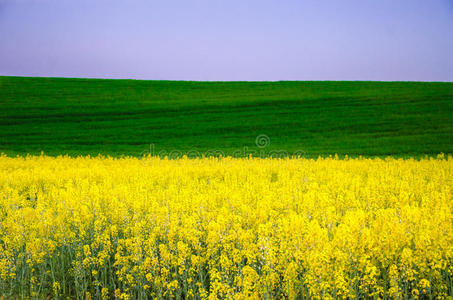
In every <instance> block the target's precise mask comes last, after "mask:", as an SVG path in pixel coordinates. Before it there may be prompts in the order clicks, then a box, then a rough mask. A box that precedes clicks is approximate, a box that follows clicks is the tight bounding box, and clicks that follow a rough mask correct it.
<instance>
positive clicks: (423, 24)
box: [0, 0, 453, 81]
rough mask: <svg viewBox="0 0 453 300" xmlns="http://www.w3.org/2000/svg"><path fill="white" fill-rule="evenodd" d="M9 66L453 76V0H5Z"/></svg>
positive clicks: (108, 71) (308, 76)
mask: <svg viewBox="0 0 453 300" xmlns="http://www.w3.org/2000/svg"><path fill="white" fill-rule="evenodd" d="M0 75H17V76H50V77H90V78H91V77H93V78H134V79H158V80H210V81H230V80H247V81H257V80H259V81H262V80H263V81H274V80H380V81H395V80H397V81H453V0H429V1H427V0H161V1H155V0H122V1H120V0H95V1H93V0H0Z"/></svg>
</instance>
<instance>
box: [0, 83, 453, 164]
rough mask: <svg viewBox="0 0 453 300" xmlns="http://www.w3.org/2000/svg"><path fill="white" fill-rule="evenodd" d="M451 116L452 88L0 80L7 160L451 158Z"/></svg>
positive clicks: (1, 139) (1, 136)
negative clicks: (262, 143)
mask: <svg viewBox="0 0 453 300" xmlns="http://www.w3.org/2000/svg"><path fill="white" fill-rule="evenodd" d="M452 115H453V83H427V82H328V81H327V82H322V81H320V82H316V81H313V82H309V81H308V82H185V81H144V80H98V79H63V78H26V77H0V153H1V152H4V153H6V154H8V155H13V156H15V155H17V154H19V155H26V154H38V155H39V154H40V153H41V151H44V153H45V154H48V155H60V154H69V155H72V156H77V155H88V154H89V155H92V156H93V155H94V156H95V155H97V154H103V155H112V156H124V155H126V156H141V155H142V154H143V153H148V152H152V153H154V154H156V155H160V156H165V155H169V154H171V152H172V151H174V152H173V153H176V154H180V153H183V154H186V153H188V154H190V153H189V151H192V152H194V153H195V154H197V153H198V154H201V155H202V154H206V152H208V151H210V150H214V151H216V152H219V153H221V154H223V155H224V156H226V155H233V154H235V153H236V152H237V151H239V155H236V156H248V154H252V155H253V154H256V153H254V152H253V151H255V152H261V151H263V150H264V151H268V152H269V151H285V152H287V153H289V154H292V153H295V152H299V153H300V152H303V153H304V155H305V156H307V157H317V156H318V155H322V156H326V155H330V154H332V155H334V154H338V155H340V157H342V156H344V155H349V156H358V155H364V156H381V157H385V156H387V155H393V156H398V157H422V156H423V155H424V154H428V155H437V154H439V153H446V154H447V153H453V118H452ZM263 134H264V135H266V136H268V137H269V139H270V143H268V145H267V147H266V148H258V147H256V144H255V139H256V137H257V136H259V135H263ZM150 145H152V149H151V150H150ZM176 156H181V155H176Z"/></svg>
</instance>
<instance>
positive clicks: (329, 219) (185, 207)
mask: <svg viewBox="0 0 453 300" xmlns="http://www.w3.org/2000/svg"><path fill="white" fill-rule="evenodd" d="M452 192H453V159H452V158H451V157H443V156H439V157H437V158H424V159H420V160H417V159H395V158H387V159H380V158H375V159H366V158H356V159H348V158H345V159H338V158H336V157H329V158H318V159H300V158H285V159H271V158H268V159H261V158H243V159H234V158H199V159H187V158H182V159H177V160H168V159H161V158H155V157H147V158H142V159H137V158H131V157H127V158H110V157H96V158H91V157H78V158H70V157H56V158H55V157H47V156H28V157H17V158H10V157H7V156H0V298H1V297H7V298H9V297H14V298H16V297H17V298H28V297H30V298H48V297H52V298H65V297H67V296H70V297H76V298H81V299H114V298H116V299H136V298H151V297H153V298H154V297H155V298H168V299H170V298H171V299H173V298H180V299H182V298H188V299H201V298H203V299H206V298H209V299H217V298H220V299H224V298H228V299H230V298H231V299H244V298H249V299H250V298H251V299H261V298H265V299H273V298H289V299H294V298H322V299H328V298H408V297H409V298H433V297H438V298H447V297H448V296H452V294H453V195H452Z"/></svg>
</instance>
